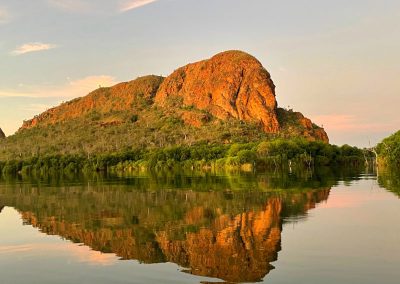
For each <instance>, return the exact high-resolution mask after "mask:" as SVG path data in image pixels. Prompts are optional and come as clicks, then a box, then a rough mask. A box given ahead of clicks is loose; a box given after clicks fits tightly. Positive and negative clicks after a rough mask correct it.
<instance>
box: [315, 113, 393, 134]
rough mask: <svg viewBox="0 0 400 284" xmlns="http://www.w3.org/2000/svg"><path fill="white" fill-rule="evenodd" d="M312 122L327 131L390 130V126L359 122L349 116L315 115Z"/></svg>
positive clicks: (355, 117) (357, 119)
mask: <svg viewBox="0 0 400 284" xmlns="http://www.w3.org/2000/svg"><path fill="white" fill-rule="evenodd" d="M313 121H314V122H315V123H317V124H318V125H323V127H324V128H325V129H327V130H329V131H341V132H352V131H366V130H368V131H385V130H390V129H392V126H391V125H390V124H387V123H375V122H369V121H361V120H360V119H359V118H358V117H357V116H355V115H351V114H329V115H317V116H314V117H313Z"/></svg>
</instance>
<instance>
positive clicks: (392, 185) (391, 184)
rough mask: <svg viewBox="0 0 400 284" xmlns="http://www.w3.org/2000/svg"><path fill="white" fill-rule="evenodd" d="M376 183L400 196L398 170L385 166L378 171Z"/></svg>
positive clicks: (399, 171) (399, 174) (399, 172)
mask: <svg viewBox="0 0 400 284" xmlns="http://www.w3.org/2000/svg"><path fill="white" fill-rule="evenodd" d="M378 183H379V185H380V186H382V187H384V188H386V189H387V190H388V191H390V192H393V193H394V194H396V195H397V196H399V197H400V170H399V169H392V168H387V169H384V170H383V171H381V172H380V173H379V176H378Z"/></svg>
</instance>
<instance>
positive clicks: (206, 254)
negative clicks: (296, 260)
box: [157, 198, 282, 282]
mask: <svg viewBox="0 0 400 284" xmlns="http://www.w3.org/2000/svg"><path fill="white" fill-rule="evenodd" d="M281 207H282V205H281V202H280V200H279V199H277V198H274V199H270V200H268V202H267V204H266V205H265V208H264V209H263V210H261V211H259V212H244V213H242V214H239V215H237V216H234V217H230V216H228V215H224V216H221V217H219V218H217V219H215V220H214V222H213V223H212V225H211V226H210V227H209V228H201V229H200V230H199V232H196V233H189V234H187V235H186V239H185V240H177V241H174V240H170V239H169V238H168V232H160V233H159V234H158V236H157V240H158V242H159V243H160V247H161V249H162V251H163V253H164V254H165V256H166V257H167V260H168V261H171V262H175V263H179V264H180V265H182V266H184V267H190V269H191V270H190V273H193V274H196V275H201V276H212V277H217V278H221V279H224V280H227V281H234V282H242V281H258V280H261V279H262V278H263V277H264V276H265V275H266V274H267V273H268V272H269V271H270V270H271V269H272V268H273V267H272V266H271V265H270V262H272V261H275V260H276V259H277V252H278V251H279V250H280V241H281V222H280V216H279V215H280V212H281Z"/></svg>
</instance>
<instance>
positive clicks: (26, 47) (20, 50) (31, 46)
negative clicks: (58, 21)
mask: <svg viewBox="0 0 400 284" xmlns="http://www.w3.org/2000/svg"><path fill="white" fill-rule="evenodd" d="M56 47H57V45H55V44H49V43H41V42H31V43H25V44H23V45H20V46H18V47H17V48H16V49H15V50H13V51H12V52H11V53H12V54H13V55H22V54H26V53H30V52H37V51H44V50H49V49H53V48H56Z"/></svg>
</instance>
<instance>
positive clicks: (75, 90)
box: [0, 75, 117, 108]
mask: <svg viewBox="0 0 400 284" xmlns="http://www.w3.org/2000/svg"><path fill="white" fill-rule="evenodd" d="M115 84H117V82H116V80H115V78H114V77H112V76H107V75H99V76H88V77H85V78H81V79H77V80H70V79H69V78H67V82H66V83H65V84H63V85H61V86H33V87H32V86H31V87H27V86H23V89H17V90H1V89H0V97H30V98H50V97H53V98H60V99H70V98H75V97H82V96H85V95H87V94H88V93H89V92H91V91H93V90H95V89H97V88H98V87H99V86H101V87H109V86H112V85H115ZM36 107H39V106H36ZM40 107H42V108H43V107H45V106H40Z"/></svg>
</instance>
